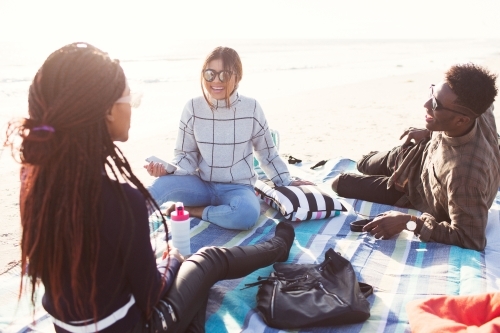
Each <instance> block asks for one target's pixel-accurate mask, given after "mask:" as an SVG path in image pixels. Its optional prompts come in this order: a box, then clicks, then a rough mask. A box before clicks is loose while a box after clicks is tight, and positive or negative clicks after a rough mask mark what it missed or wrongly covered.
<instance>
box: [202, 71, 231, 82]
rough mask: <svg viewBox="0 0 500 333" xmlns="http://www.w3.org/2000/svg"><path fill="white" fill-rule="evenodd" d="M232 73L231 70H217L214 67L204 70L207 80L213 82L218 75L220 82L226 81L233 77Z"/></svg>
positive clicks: (204, 76)
mask: <svg viewBox="0 0 500 333" xmlns="http://www.w3.org/2000/svg"><path fill="white" fill-rule="evenodd" d="M231 75H233V73H232V72H231V71H226V70H222V71H220V72H216V71H214V70H213V69H205V70H204V71H203V78H204V79H205V81H207V82H213V81H214V80H215V78H216V77H217V76H219V81H220V82H226V81H229V80H230V79H231Z"/></svg>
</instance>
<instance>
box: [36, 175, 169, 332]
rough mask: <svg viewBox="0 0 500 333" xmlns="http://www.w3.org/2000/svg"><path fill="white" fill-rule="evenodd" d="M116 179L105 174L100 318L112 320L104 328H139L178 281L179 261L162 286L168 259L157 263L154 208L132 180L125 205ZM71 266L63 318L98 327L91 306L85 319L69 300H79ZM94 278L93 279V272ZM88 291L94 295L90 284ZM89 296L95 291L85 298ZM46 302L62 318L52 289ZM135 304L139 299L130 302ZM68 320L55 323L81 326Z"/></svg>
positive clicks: (126, 187)
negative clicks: (153, 242)
mask: <svg viewBox="0 0 500 333" xmlns="http://www.w3.org/2000/svg"><path fill="white" fill-rule="evenodd" d="M111 182H112V181H110V180H109V179H108V178H106V177H103V184H102V201H103V220H102V228H101V232H100V240H99V244H100V247H99V252H98V253H99V254H98V265H97V275H96V276H97V280H98V281H99V283H98V286H97V287H98V292H97V295H96V303H97V304H96V305H97V308H98V319H99V321H103V322H102V323H101V324H103V323H104V322H107V324H106V326H107V327H106V328H103V327H101V329H99V332H100V333H111V332H126V331H127V330H129V329H130V328H131V327H133V325H134V324H135V323H136V322H137V321H138V320H139V318H140V316H141V315H142V314H145V313H146V312H151V310H152V307H153V306H154V305H155V304H156V303H157V302H158V300H159V299H160V297H162V296H163V295H165V293H166V291H167V290H168V288H169V286H170V285H171V283H172V280H173V279H172V274H174V272H176V271H177V269H178V267H179V262H177V261H176V260H172V261H171V264H170V267H169V271H168V273H167V278H166V280H167V281H168V284H167V283H165V284H164V285H163V286H162V276H161V273H160V271H158V268H160V269H161V268H165V266H166V265H167V262H168V261H167V260H164V261H163V262H162V263H161V264H160V265H159V267H157V266H156V260H155V256H154V253H153V250H152V248H151V243H150V238H149V221H148V211H147V208H146V204H145V199H144V197H143V195H142V194H141V193H140V192H139V191H138V190H137V189H134V188H132V187H131V186H130V185H128V184H121V186H122V188H123V190H124V192H125V194H126V196H127V198H128V202H127V203H125V205H123V203H122V204H120V198H121V196H120V195H119V193H117V191H116V190H114V189H113V187H112V184H111ZM123 207H130V211H131V212H132V216H133V219H128V217H129V214H128V210H126V213H125V214H121V213H120V212H121V211H122V209H123ZM126 219H128V221H127V220H126ZM127 253H128V254H127ZM124 258H126V260H124ZM65 267H68V274H67V275H65V276H66V277H67V279H63V286H62V288H63V291H64V299H62V300H61V301H60V303H61V305H62V309H64V320H63V318H57V319H59V320H61V321H64V323H66V324H70V325H72V326H81V325H84V323H82V321H85V320H88V319H90V323H92V324H91V325H92V326H94V324H93V320H92V319H91V318H93V315H92V312H91V311H90V307H89V309H88V311H87V312H88V313H87V314H86V316H85V318H80V317H77V316H76V314H75V313H72V311H71V309H70V308H69V306H67V304H73V295H72V290H71V280H70V278H69V276H70V275H69V265H65ZM162 271H163V270H162ZM82 278H85V277H82ZM88 278H89V279H90V274H89V275H88ZM42 280H43V278H42ZM88 294H89V295H90V289H89V290H88ZM131 295H133V298H135V302H134V301H133V299H131ZM89 300H90V296H89V297H88V298H87V299H86V300H84V301H89ZM42 303H43V306H44V308H45V309H46V310H47V312H49V313H50V314H51V315H52V316H54V317H56V316H55V311H54V306H53V301H52V300H51V298H50V296H49V294H48V293H45V295H44V297H43V300H42ZM131 303H133V304H132V305H131V306H130V304H131ZM126 304H129V305H128V306H127V305H126ZM119 309H121V311H120V310H119ZM147 310H149V311H147ZM113 313H114V316H113V317H111V318H110V317H109V316H110V315H111V314H113ZM120 313H121V315H120ZM119 317H122V318H119ZM106 318H107V319H106ZM75 322H78V323H75ZM64 323H62V324H61V323H57V322H55V325H54V326H55V329H56V332H58V333H59V332H64V333H66V332H72V331H73V332H76V331H77V330H74V329H72V328H71V327H69V328H68V327H66V329H64V328H62V327H61V326H64ZM87 324H89V321H87Z"/></svg>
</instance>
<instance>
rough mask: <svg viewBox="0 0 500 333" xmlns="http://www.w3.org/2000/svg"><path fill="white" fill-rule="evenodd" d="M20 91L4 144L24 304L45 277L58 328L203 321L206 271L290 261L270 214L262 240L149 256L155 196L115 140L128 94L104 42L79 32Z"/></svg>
mask: <svg viewBox="0 0 500 333" xmlns="http://www.w3.org/2000/svg"><path fill="white" fill-rule="evenodd" d="M28 102H29V103H28V104H29V110H28V111H29V117H28V118H25V119H22V120H21V121H12V122H11V123H10V124H9V128H8V131H7V134H8V136H7V141H6V142H5V145H8V146H11V147H12V148H19V150H17V149H15V150H14V152H19V157H20V160H21V162H22V172H21V181H22V185H21V197H20V208H21V225H22V228H23V230H22V238H21V268H22V276H27V277H28V280H27V283H28V284H29V285H31V289H32V294H31V296H32V301H33V303H34V299H35V291H36V288H37V287H38V286H39V281H40V280H41V282H42V283H43V285H44V287H45V294H44V296H43V300H42V303H43V306H44V308H45V309H46V310H47V312H48V313H49V314H50V315H51V316H52V317H53V322H54V327H55V330H56V332H58V333H68V332H72V333H79V332H87V333H90V332H99V333H115V332H116V333H123V332H131V333H137V332H185V331H190V332H204V324H205V306H206V302H207V299H208V292H209V290H210V288H211V287H212V285H213V284H214V283H215V282H217V281H219V280H222V279H235V278H240V277H243V276H245V275H247V274H249V273H251V272H253V271H254V270H256V269H258V268H261V267H265V266H268V265H271V264H273V263H274V262H276V261H286V260H287V258H288V254H289V251H290V247H291V246H292V243H293V239H294V235H295V233H294V230H293V227H292V226H291V225H290V224H287V223H279V224H278V225H277V226H276V231H275V237H273V238H271V239H270V240H268V241H266V242H262V243H259V244H256V245H253V246H238V247H231V248H222V247H207V248H204V249H201V250H199V251H198V252H196V253H195V254H193V255H192V256H190V257H189V259H187V260H185V261H184V262H182V260H183V258H182V257H181V256H180V255H179V252H178V251H177V250H176V249H174V248H170V249H169V247H168V246H167V252H166V254H165V255H164V258H163V260H162V262H161V263H160V264H159V266H157V265H156V261H155V255H154V253H153V250H152V248H151V243H150V238H149V223H148V208H149V207H156V208H158V207H157V205H156V203H155V202H154V200H153V199H152V198H151V196H150V194H149V192H148V191H147V190H146V189H145V187H144V186H143V185H142V184H141V182H140V181H139V180H138V179H137V178H136V177H135V175H134V174H133V172H132V170H131V168H130V165H129V163H128V162H127V160H126V158H125V157H124V156H123V154H122V153H121V151H120V149H119V148H118V147H117V146H116V145H115V143H114V141H127V139H128V131H129V127H130V116H131V96H130V89H129V88H128V86H127V84H126V78H125V75H124V73H123V70H122V68H121V66H120V64H119V62H118V61H117V60H112V59H110V58H109V56H108V55H107V54H106V53H104V52H102V51H101V50H99V49H97V48H95V47H93V46H92V45H89V44H86V43H74V44H70V45H67V46H65V47H63V48H61V49H59V50H57V51H55V52H54V53H52V54H51V55H50V56H49V57H48V58H47V60H46V61H45V62H44V64H43V65H42V67H41V68H40V70H39V71H38V73H37V74H36V76H35V78H34V80H33V82H32V84H31V86H30V89H29V99H28ZM18 138H20V141H19V140H17V139H18ZM18 143H20V147H17V144H18ZM117 179H121V180H123V181H125V182H118V181H117ZM129 184H131V185H133V186H134V187H132V186H130V185H129ZM163 224H164V226H165V230H166V231H167V233H168V229H167V225H166V224H165V221H164V220H163ZM181 262H182V264H181ZM22 284H23V282H22V281H21V290H23V286H22Z"/></svg>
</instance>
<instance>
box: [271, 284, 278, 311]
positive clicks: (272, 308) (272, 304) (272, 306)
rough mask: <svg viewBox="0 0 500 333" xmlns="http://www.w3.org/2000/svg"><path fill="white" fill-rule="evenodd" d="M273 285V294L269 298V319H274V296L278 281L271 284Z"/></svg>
mask: <svg viewBox="0 0 500 333" xmlns="http://www.w3.org/2000/svg"><path fill="white" fill-rule="evenodd" d="M273 284H274V287H273V294H272V296H271V318H272V319H274V298H275V295H276V288H277V286H278V281H276V280H275V281H274V282H273Z"/></svg>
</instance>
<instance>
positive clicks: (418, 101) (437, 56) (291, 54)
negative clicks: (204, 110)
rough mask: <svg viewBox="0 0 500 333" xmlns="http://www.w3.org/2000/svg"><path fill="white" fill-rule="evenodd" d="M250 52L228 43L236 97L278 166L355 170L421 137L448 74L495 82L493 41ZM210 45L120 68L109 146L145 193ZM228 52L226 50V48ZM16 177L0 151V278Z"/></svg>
mask: <svg viewBox="0 0 500 333" xmlns="http://www.w3.org/2000/svg"><path fill="white" fill-rule="evenodd" d="M252 43H253V44H252V45H253V46H254V48H251V47H249V46H248V43H247V44H245V43H243V42H242V41H238V42H234V44H236V46H234V48H235V49H236V50H237V51H239V52H240V56H241V57H242V61H243V68H244V77H243V80H242V82H241V83H240V87H239V92H240V93H241V94H242V95H245V96H249V97H253V98H255V99H256V100H257V101H258V102H259V103H260V104H261V106H262V108H263V110H264V112H265V114H266V116H267V120H268V123H269V125H270V127H271V128H272V129H274V130H277V131H278V132H279V134H280V154H281V156H282V157H283V158H284V159H285V160H286V159H287V157H288V156H290V155H291V156H293V157H295V158H298V159H301V160H304V161H308V162H319V161H321V160H327V159H331V158H334V157H339V156H342V157H347V158H351V159H353V160H356V159H358V158H360V157H361V156H362V155H363V154H364V153H367V152H370V151H373V150H387V149H390V148H392V147H393V146H396V145H399V144H400V143H401V142H402V141H401V140H400V136H401V134H402V133H403V131H404V129H406V128H408V127H410V126H411V127H424V125H425V121H424V115H425V111H424V109H423V104H424V103H425V102H426V101H427V100H428V96H429V86H430V84H432V83H438V82H440V81H441V80H442V78H443V73H444V71H445V70H446V69H447V68H448V67H449V66H450V65H452V64H454V63H457V62H465V61H473V62H476V63H479V64H481V65H484V66H485V67H487V68H489V69H490V70H491V71H492V72H494V73H497V74H500V52H498V51H495V50H499V49H500V48H499V47H500V41H498V40H496V41H487V40H467V41H459V40H452V41H442V42H439V41H422V42H418V41H413V42H405V41H379V42H376V41H371V42H366V43H363V42H356V43H354V42H353V43H351V44H348V43H347V42H345V45H341V46H342V47H340V46H338V45H337V44H340V43H337V44H336V43H335V41H324V42H321V43H320V42H308V41H300V42H292V41H287V42H283V41H282V42H280V43H275V44H273V43H272V42H266V43H268V44H265V45H264V46H262V45H261V44H262V43H261V44H258V43H257V42H255V41H253V42H252ZM209 44H210V43H206V46H205V45H204V46H203V48H201V47H200V49H198V50H195V51H192V52H191V53H189V54H186V55H182V57H181V60H174V59H179V54H174V55H168V56H160V57H158V56H157V55H158V54H160V55H161V52H160V51H158V50H156V51H155V52H152V53H151V54H153V53H154V55H155V57H153V56H151V57H149V58H148V57H146V56H144V55H140V56H138V57H136V58H133V57H130V58H126V59H125V60H124V61H123V62H122V66H123V67H124V70H125V73H126V75H127V76H128V77H129V79H130V81H131V87H132V89H134V88H133V87H134V85H135V86H137V87H139V89H138V90H141V92H142V93H143V101H142V104H141V106H140V107H139V108H138V109H136V110H133V116H132V125H131V126H132V127H131V130H130V139H129V141H128V142H126V143H118V144H117V145H118V146H119V147H120V149H122V150H123V151H124V153H125V156H126V157H127V158H128V160H129V162H130V164H131V165H132V168H133V171H134V172H135V173H136V175H137V176H138V177H139V179H140V180H141V181H142V182H143V183H145V184H148V183H150V182H151V181H152V180H153V178H152V177H151V176H149V175H148V174H147V172H146V171H145V170H144V168H143V165H144V163H145V162H144V159H145V158H146V157H148V156H150V155H156V156H158V157H160V158H162V159H166V160H168V159H169V158H171V157H172V154H173V148H174V144H175V139H176V136H177V127H178V121H179V117H180V114H181V111H182V108H183V106H184V104H185V103H186V102H187V101H188V100H189V98H192V97H195V96H198V95H200V85H199V79H198V73H199V69H200V68H199V66H201V64H202V61H203V57H204V56H205V53H206V50H209V47H210V45H209ZM217 45H218V44H216V45H213V47H215V46H217ZM256 45H257V46H256ZM258 45H260V46H259V47H261V49H258ZM227 46H232V45H231V44H230V41H229V42H228V43H227ZM238 46H240V48H238ZM240 49H241V51H240ZM257 49H258V50H257ZM257 51H258V52H257ZM47 55H48V54H43V56H44V57H46V56H47ZM44 57H41V58H44ZM336 57H337V58H336ZM0 61H1V59H0ZM175 61H177V62H175ZM29 64H30V65H29V66H26V67H24V68H23V69H22V71H19V72H15V71H14V70H12V72H9V73H8V74H9V75H10V76H8V75H7V76H8V77H7V78H2V79H1V81H0V120H1V121H3V122H4V123H5V122H6V121H7V120H8V119H10V118H11V117H12V116H24V115H25V114H26V105H27V102H26V100H27V98H26V96H27V95H26V94H27V89H28V87H29V82H30V80H31V79H32V77H33V76H34V74H35V72H36V68H37V66H39V65H40V64H41V63H40V60H39V59H37V60H36V61H35V60H33V61H30V62H29ZM160 65H162V68H163V67H165V66H167V67H168V66H170V65H171V66H172V67H171V68H172V69H171V72H172V73H174V74H175V75H173V76H170V77H169V76H168V75H169V74H162V73H157V72H155V68H159V66H160ZM163 65H165V66H163ZM1 66H2V64H1V63H0V67H1ZM4 68H11V67H9V66H8V64H5V63H4ZM179 68H180V69H179ZM190 68H192V71H191V69H190ZM188 69H189V70H188ZM129 73H130V74H129ZM183 75H185V76H183ZM16 78H19V80H17V81H16ZM9 80H10V81H9ZM499 85H500V81H497V86H499ZM23 94H24V95H23ZM498 99H499V98H498V97H497V100H498ZM496 105H498V107H500V104H498V102H496ZM12 110H14V111H12ZM496 116H498V111H497V112H496ZM497 121H498V117H497ZM4 128H5V126H4V127H3V128H2V129H4ZM2 135H3V133H2ZM3 138H4V137H2V140H3ZM18 173H19V165H18V164H17V163H16V162H14V161H13V159H12V158H11V157H10V151H8V150H4V151H3V152H2V155H1V157H0V177H1V180H2V181H1V184H0V212H1V218H0V274H1V273H3V272H5V271H6V270H8V269H9V268H10V267H13V266H15V265H17V263H18V261H19V258H20V254H19V241H20V232H21V230H20V220H19V205H18V194H19V175H18Z"/></svg>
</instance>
